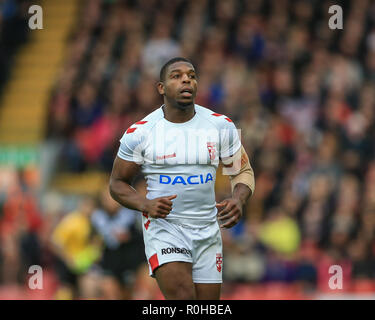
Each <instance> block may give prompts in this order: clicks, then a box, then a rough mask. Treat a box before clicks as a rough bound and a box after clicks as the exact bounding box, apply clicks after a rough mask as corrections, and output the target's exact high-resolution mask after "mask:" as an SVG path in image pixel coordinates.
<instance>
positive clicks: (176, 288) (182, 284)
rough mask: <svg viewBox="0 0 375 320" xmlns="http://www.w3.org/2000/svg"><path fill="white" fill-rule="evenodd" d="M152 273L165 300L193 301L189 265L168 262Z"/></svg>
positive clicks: (192, 285)
mask: <svg viewBox="0 0 375 320" xmlns="http://www.w3.org/2000/svg"><path fill="white" fill-rule="evenodd" d="M154 273H155V278H156V280H157V282H158V284H159V288H160V290H161V292H162V293H163V295H164V297H165V298H166V299H178V300H184V299H195V288H194V283H193V278H192V264H191V263H189V262H181V261H175V262H168V263H165V264H163V265H161V266H160V267H158V268H157V269H156V270H155V272H154Z"/></svg>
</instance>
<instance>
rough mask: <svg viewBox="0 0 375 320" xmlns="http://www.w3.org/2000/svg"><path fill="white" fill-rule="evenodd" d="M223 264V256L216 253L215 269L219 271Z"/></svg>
mask: <svg viewBox="0 0 375 320" xmlns="http://www.w3.org/2000/svg"><path fill="white" fill-rule="evenodd" d="M222 264H223V257H222V255H221V253H217V254H216V268H217V271H219V272H221V265H222Z"/></svg>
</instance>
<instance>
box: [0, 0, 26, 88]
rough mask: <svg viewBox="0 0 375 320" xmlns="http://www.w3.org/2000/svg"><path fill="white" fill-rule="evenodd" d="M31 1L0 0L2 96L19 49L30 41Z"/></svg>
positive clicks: (0, 75)
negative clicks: (29, 9) (29, 18)
mask: <svg viewBox="0 0 375 320" xmlns="http://www.w3.org/2000/svg"><path fill="white" fill-rule="evenodd" d="M30 5H31V1H30V0H0V94H1V92H2V89H3V85H4V83H5V81H6V80H7V79H8V77H9V72H10V70H11V66H12V62H13V58H14V55H15V53H16V52H17V50H18V48H19V47H20V46H21V45H22V44H23V43H25V42H26V41H27V39H28V31H29V28H28V22H27V21H28V8H29V6H30Z"/></svg>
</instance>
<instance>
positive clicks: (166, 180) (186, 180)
mask: <svg viewBox="0 0 375 320" xmlns="http://www.w3.org/2000/svg"><path fill="white" fill-rule="evenodd" d="M213 180H214V179H213V177H212V174H211V173H207V175H206V176H205V175H203V174H200V175H195V176H188V177H186V176H185V177H183V176H175V177H174V178H172V177H170V176H168V175H165V174H161V175H160V177H159V183H161V184H172V185H175V184H179V183H180V184H183V185H188V184H205V183H208V182H210V181H213Z"/></svg>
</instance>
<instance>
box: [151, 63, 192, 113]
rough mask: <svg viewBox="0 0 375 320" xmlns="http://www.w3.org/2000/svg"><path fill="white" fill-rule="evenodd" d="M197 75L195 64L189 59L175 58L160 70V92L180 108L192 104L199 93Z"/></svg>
mask: <svg viewBox="0 0 375 320" xmlns="http://www.w3.org/2000/svg"><path fill="white" fill-rule="evenodd" d="M196 77H197V76H196V73H195V69H194V66H193V64H192V63H191V62H190V61H189V60H188V59H186V58H182V57H177V58H173V59H171V60H169V61H168V62H166V63H165V64H164V65H163V67H162V68H161V70H160V81H159V83H158V90H159V93H160V94H161V95H163V96H164V99H167V100H168V101H169V102H171V103H172V104H173V105H175V106H176V107H178V108H180V109H184V108H186V107H188V106H191V105H192V104H194V99H195V96H196V93H197V78H196Z"/></svg>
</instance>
